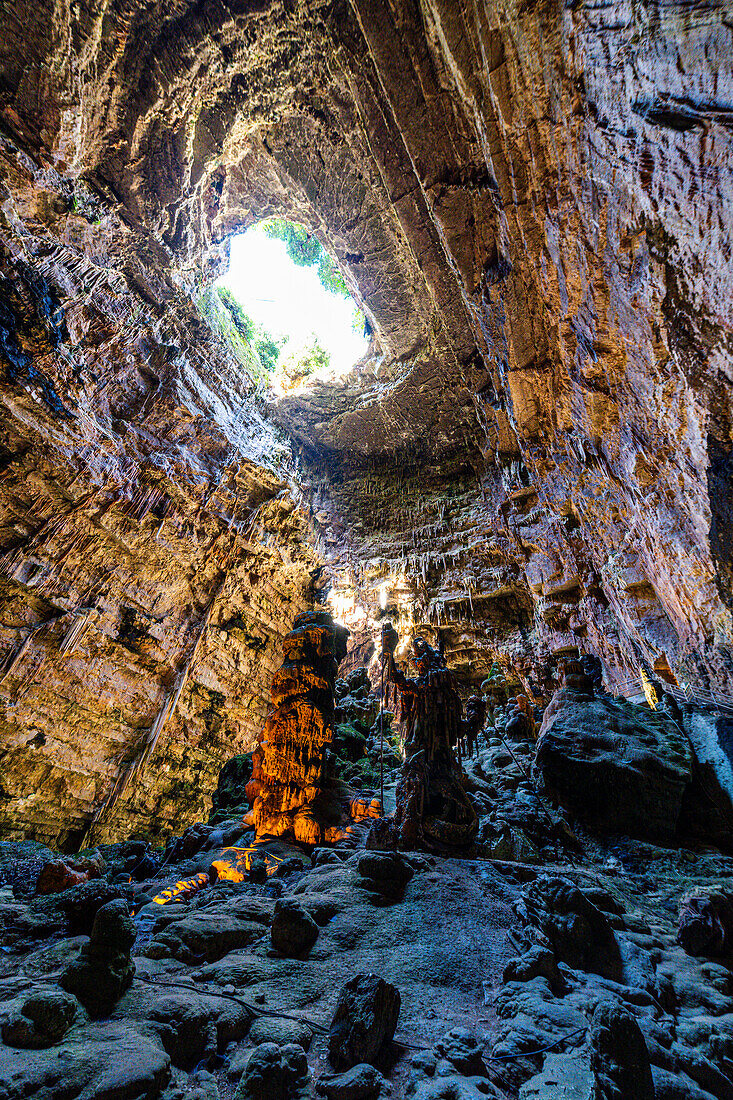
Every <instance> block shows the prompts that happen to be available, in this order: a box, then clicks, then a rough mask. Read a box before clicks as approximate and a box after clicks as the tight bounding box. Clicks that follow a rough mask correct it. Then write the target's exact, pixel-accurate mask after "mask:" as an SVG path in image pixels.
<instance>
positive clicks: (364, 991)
mask: <svg viewBox="0 0 733 1100" xmlns="http://www.w3.org/2000/svg"><path fill="white" fill-rule="evenodd" d="M401 1003H402V998H401V997H400V993H399V990H397V989H395V987H394V986H393V985H390V983H389V982H386V981H385V980H384V978H378V977H377V976H376V975H375V974H357V975H356V976H355V977H353V978H352V979H351V981H350V982H347V983H346V985H345V986H344V988H343V989H342V990H341V993H340V995H339V999H338V1004H337V1006H336V1012H335V1014H334V1017H333V1021H332V1023H331V1028H330V1033H329V1038H328V1055H329V1058H330V1060H331V1064H332V1065H333V1067H334V1068H335V1069H338V1070H342V1069H351V1067H352V1066H355V1065H357V1064H358V1063H359V1062H369V1063H370V1064H372V1065H373V1064H374V1062H375V1060H376V1058H377V1057H378V1055H379V1052H380V1050H381V1049H382V1046H383V1045H384V1044H385V1043H389V1042H391V1041H392V1037H393V1036H394V1033H395V1029H396V1027H397V1020H398V1018H399V1014H400V1006H401Z"/></svg>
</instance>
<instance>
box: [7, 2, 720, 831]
mask: <svg viewBox="0 0 733 1100" xmlns="http://www.w3.org/2000/svg"><path fill="white" fill-rule="evenodd" d="M6 22H7V26H6V27H5V30H4V34H3V39H2V43H0V67H2V71H3V84H2V91H1V98H0V114H1V117H2V131H3V137H2V151H1V153H0V158H1V168H0V170H1V172H2V180H3V184H2V187H3V191H2V222H1V225H0V232H1V233H2V240H3V252H2V259H1V261H0V277H2V280H3V282H2V288H3V304H2V317H1V318H0V343H1V344H2V367H3V380H2V384H1V394H2V401H3V406H4V412H5V417H4V431H3V438H2V441H1V442H2V451H1V452H0V455H1V462H2V466H3V470H2V483H1V493H2V498H1V499H2V508H3V515H2V528H0V532H1V534H0V538H1V539H2V543H1V545H0V549H1V550H2V555H1V557H0V567H1V568H2V598H3V604H4V611H3V617H2V624H3V625H2V642H3V650H4V653H5V662H6V663H5V666H4V668H3V671H2V672H0V677H1V678H2V683H0V691H1V692H2V695H3V700H2V701H3V704H4V717H3V719H2V722H3V726H2V732H3V734H4V737H3V740H4V741H5V742H6V744H7V745H8V748H6V749H5V750H4V757H3V761H2V765H3V797H2V799H0V805H1V806H2V808H3V809H2V812H3V814H4V815H7V816H6V818H5V820H6V824H5V825H4V829H5V830H6V831H8V830H9V829H11V828H12V829H15V830H17V831H18V832H20V831H29V832H30V833H32V834H33V835H35V836H38V837H39V838H41V839H53V840H54V841H59V842H62V843H63V844H64V845H66V846H68V847H73V846H74V844H75V843H76V842H78V840H79V839H80V835H81V834H83V833H84V832H85V831H86V829H87V827H88V826H89V824H90V821H91V819H92V816H93V814H94V812H95V811H96V810H98V809H99V808H100V807H103V806H104V804H105V801H106V800H107V799H108V796H109V795H110V794H112V795H113V797H112V798H111V800H109V801H108V802H107V805H106V808H105V809H104V812H103V813H102V815H101V816H100V818H99V820H98V821H97V822H96V825H95V832H94V834H93V835H94V836H97V837H99V838H102V839H104V838H109V837H111V836H117V835H123V833H129V832H130V831H132V830H135V829H139V830H140V831H153V832H155V831H157V832H170V831H172V829H173V825H174V823H175V824H180V823H182V824H188V823H190V821H192V820H194V819H195V818H196V817H197V816H198V817H201V816H203V811H204V810H205V809H206V808H207V805H206V803H207V796H208V794H209V793H210V791H211V789H212V788H213V786H214V783H215V778H216V774H217V772H218V765H219V763H220V761H221V757H222V756H223V755H228V754H229V753H230V752H231V751H232V749H234V750H235V751H236V750H240V751H241V750H245V749H247V748H250V747H251V746H252V743H253V740H254V736H255V734H256V733H257V731H258V729H259V728H261V725H262V720H263V718H264V716H265V711H266V698H267V696H266V689H267V686H268V683H269V680H270V676H271V674H272V672H273V671H274V668H275V662H274V653H275V652H276V646H277V643H278V641H279V639H280V637H281V636H282V634H283V633H284V624H287V623H289V622H290V621H292V617H293V615H294V614H295V613H297V612H299V611H301V610H303V609H304V608H305V606H306V604H307V600H306V596H307V592H308V587H309V584H310V581H311V579H312V571H313V569H314V568H315V567H316V565H317V561H316V556H315V554H314V551H313V549H312V543H313V541H315V539H316V538H317V539H318V544H319V546H321V547H322V548H323V549H324V550H325V551H326V552H327V553H328V554H330V555H331V557H330V565H331V568H332V569H333V571H334V572H335V573H337V576H338V581H339V585H341V586H342V590H343V591H346V592H349V593H351V594H352V595H355V596H357V597H358V598H359V599H360V600H362V601H363V602H364V604H365V606H366V607H367V608H368V609H369V610H370V611H371V612H373V613H376V612H377V605H378V598H377V597H378V594H379V590H380V589H381V588H383V587H384V585H385V584H386V586H387V589H388V593H387V594H388V598H389V599H390V600H392V601H394V603H395V605H396V610H397V611H398V612H399V616H396V619H397V620H398V621H399V622H400V625H401V628H402V627H404V631H405V632H406V633H409V632H412V631H414V630H416V629H418V628H419V629H420V630H421V631H423V632H429V631H431V630H432V631H433V632H440V633H441V634H442V635H443V637H444V641H445V645H446V653H447V654H448V657H449V661H450V663H451V665H452V666H453V667H457V668H462V669H467V668H468V666H469V665H472V666H473V669H474V673H475V674H476V675H481V674H482V673H483V672H484V671H486V668H487V667H488V666H489V664H490V663H491V661H492V660H493V659H494V658H495V657H497V656H500V657H501V658H502V659H503V660H504V661H505V662H507V663H513V664H515V665H516V666H517V667H518V668H521V665H522V662H523V660H524V659H525V657H526V655H527V653H528V652H529V651H530V650H531V649H532V648H533V647H539V648H540V649H541V650H543V651H544V652H547V653H561V652H563V651H565V652H567V651H568V650H572V649H576V648H577V649H580V650H581V651H595V652H597V653H598V654H599V655H600V656H601V657H602V658H603V660H604V662H605V664H606V666H607V670H608V676H609V678H610V679H612V680H614V681H615V680H618V679H620V678H623V677H625V676H627V675H629V674H631V673H635V672H636V670H637V667H638V661H639V657H640V656H643V657H644V659H645V660H647V661H648V662H649V664H650V665H653V664H654V663H655V661H657V660H659V659H661V658H664V660H665V661H666V662H667V663H668V664H669V666H670V667H671V669H672V670H673V671H674V672H675V674H676V675H677V676H678V677H679V678H680V679H682V680H684V681H689V682H691V683H692V684H693V685H694V686H702V687H706V686H709V685H716V686H718V687H721V688H724V689H726V688H727V690H731V684H732V683H733V672H732V669H733V659H732V657H731V648H730V631H731V620H730V616H731V602H732V600H733V595H732V593H731V576H732V570H731V551H730V538H729V534H730V517H731V491H730V470H731V462H732V459H731V454H732V453H733V442H732V439H731V409H730V392H731V379H732V377H733V372H732V371H731V354H730V351H731V347H730V345H731V307H730V302H731V300H733V296H732V295H731V284H732V276H731V261H730V228H731V210H730V203H731V195H732V194H733V187H732V186H731V159H730V142H731V132H730V125H729V124H730V102H731V98H732V97H733V88H732V87H731V75H730V66H729V64H728V59H729V57H730V53H731V46H732V36H733V30H731V27H730V25H729V21H728V19H727V16H726V12H725V7H724V5H722V4H720V3H718V2H717V0H711V3H709V4H707V5H705V6H704V7H699V6H698V7H695V8H694V9H689V8H688V7H687V6H683V5H676V4H675V5H667V6H663V7H660V6H659V5H655V4H647V3H641V4H636V5H631V6H628V5H624V4H621V3H611V4H609V5H606V6H603V5H601V6H599V5H597V4H582V5H566V6H558V5H557V4H550V3H549V2H541V3H538V4H532V5H523V6H522V5H519V6H517V5H513V4H510V3H508V2H507V0H491V2H490V3H488V4H478V3H476V2H475V0H469V2H468V3H467V4H464V5H463V6H459V5H457V4H455V3H451V2H446V3H443V2H441V0H426V2H425V3H424V4H423V5H422V6H421V7H416V6H414V5H410V4H409V3H408V0H396V2H395V3H392V4H388V3H387V2H386V0H351V3H347V2H346V0H337V2H336V3H335V4H329V5H328V6H326V5H325V4H324V3H322V2H321V0H310V2H307V3H306V2H303V3H299V4H296V5H295V6H293V5H285V4H283V3H281V2H280V0H272V2H271V3H268V4H266V5H260V6H257V7H255V8H243V7H242V6H241V5H237V4H234V3H227V2H224V3H220V4H212V3H205V4H204V5H203V6H202V5H200V4H196V5H194V4H193V3H190V2H188V0H177V2H176V3H175V4H173V5H167V6H165V5H156V4H149V5H133V6H132V7H130V6H129V5H125V4H124V3H123V2H122V0H111V3H110V4H108V5H106V6H105V7H104V10H102V9H99V8H97V7H95V6H94V5H92V6H89V5H86V6H82V7H78V8H65V7H63V6H57V5H54V4H46V5H40V6H39V5H36V6H31V5H26V6H23V5H21V7H20V8H18V10H17V12H16V13H15V14H14V15H13V16H12V17H10V18H9V19H8V20H7V21H6ZM272 213H276V214H285V215H290V216H293V217H296V218H298V219H299V220H300V221H302V222H304V223H305V224H307V225H308V226H309V227H311V228H312V229H313V230H314V231H315V232H316V233H317V234H318V236H319V237H321V238H322V239H323V240H324V242H326V243H327V244H328V245H329V247H330V248H331V249H332V251H333V253H334V255H335V256H336V258H337V260H338V262H339V264H340V265H341V267H342V269H343V271H344V274H345V278H346V280H347V282H348V285H349V286H350V287H351V288H352V289H353V291H354V294H355V296H356V297H357V299H358V301H359V302H360V303H361V304H363V306H364V309H365V311H366V314H367V317H368V320H369V324H370V328H371V330H372V332H373V340H372V345H371V348H370V351H369V353H368V355H367V356H366V357H365V359H364V361H363V362H362V363H361V364H359V365H358V366H357V368H356V369H355V370H354V372H353V373H352V375H350V376H349V378H348V379H347V381H346V383H341V384H334V385H331V386H326V385H321V386H319V387H317V388H316V389H315V390H313V391H312V392H310V393H301V394H296V395H293V396H291V397H289V398H287V399H286V400H284V401H282V402H280V403H279V405H278V406H277V408H275V409H274V415H275V417H276V418H277V419H278V421H279V422H280V424H281V425H282V426H283V427H284V429H285V431H286V432H287V433H288V434H289V435H290V437H291V438H292V439H293V440H294V441H295V449H296V452H297V453H296V454H295V456H294V458H293V459H292V460H291V458H290V456H289V454H288V453H287V448H286V447H285V446H284V443H283V440H282V439H281V437H280V435H279V434H278V433H277V432H276V431H275V430H274V429H273V428H272V425H271V423H269V422H268V421H267V420H266V419H265V418H264V417H263V415H262V413H261V412H260V411H259V409H258V408H257V407H256V405H255V403H254V401H252V400H250V395H251V393H252V389H253V386H252V385H251V382H250V380H248V379H246V378H243V377H242V368H241V366H238V365H237V364H236V363H235V362H234V361H233V360H232V358H231V357H230V356H229V357H228V356H227V355H226V353H225V352H224V351H223V350H222V348H221V347H219V346H217V342H216V340H215V338H214V337H213V336H212V334H211V332H210V331H209V330H208V329H207V328H206V326H205V325H204V324H203V322H202V321H201V320H200V318H199V317H198V315H197V313H196V311H195V309H194V307H193V304H192V301H193V297H194V296H195V295H196V294H197V292H198V290H199V288H200V285H201V280H202V277H203V278H206V277H208V276H209V275H210V274H212V273H213V272H214V271H215V270H217V269H218V266H217V265H218V263H219V260H220V258H221V256H222V255H223V254H224V253H225V251H226V241H227V238H228V236H229V234H230V233H231V232H233V231H235V230H237V229H240V228H243V227H246V226H248V225H250V224H252V222H253V221H255V220H256V219H257V218H258V217H261V216H265V215H268V214H272ZM314 531H315V535H314ZM362 642H363V639H355V644H359V645H361V644H362ZM243 682H244V683H246V684H247V690H246V692H244V693H243V692H241V691H240V690H239V685H240V684H241V683H243ZM179 689H180V694H179ZM174 702H175V706H173V707H172V713H171V714H170V715H169V714H168V708H169V706H171V704H173V703H174ZM161 716H162V717H163V718H164V719H165V721H162V722H161ZM151 740H154V742H155V743H154V744H151ZM225 750H226V752H225ZM136 762H139V763H138V764H136ZM131 774H132V777H133V778H134V779H135V782H134V783H133V784H130V783H127V784H125V782H124V780H125V777H130V775H131ZM118 781H119V782H118ZM51 808H53V812H52V810H51ZM182 819H183V820H182ZM10 823H12V824H10Z"/></svg>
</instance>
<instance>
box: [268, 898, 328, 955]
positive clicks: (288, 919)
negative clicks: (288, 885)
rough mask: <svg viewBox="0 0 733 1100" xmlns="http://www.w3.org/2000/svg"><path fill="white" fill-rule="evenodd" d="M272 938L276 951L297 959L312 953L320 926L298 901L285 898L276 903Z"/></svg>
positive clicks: (271, 930)
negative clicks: (309, 952) (308, 952)
mask: <svg viewBox="0 0 733 1100" xmlns="http://www.w3.org/2000/svg"><path fill="white" fill-rule="evenodd" d="M270 938H271V940H272V946H273V947H274V948H275V950H276V951H279V952H280V954H281V955H287V956H288V958H291V959H295V958H298V957H299V956H300V955H304V954H305V953H306V952H307V951H310V949H311V947H312V946H313V944H314V943H315V942H316V940H317V939H318V925H317V924H316V922H315V921H314V920H313V917H311V916H310V914H308V913H306V911H305V909H304V908H303V906H302V905H300V904H299V903H298V902H297V901H295V900H294V899H293V898H283V899H282V900H280V901H277V902H276V903H275V915H274V917H273V920H272V928H271V929H270Z"/></svg>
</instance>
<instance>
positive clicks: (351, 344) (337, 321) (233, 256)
mask: <svg viewBox="0 0 733 1100" xmlns="http://www.w3.org/2000/svg"><path fill="white" fill-rule="evenodd" d="M217 282H218V285H219V286H225V287H228V288H229V290H231V292H232V293H233V294H234V295H235V297H236V298H238V299H239V301H240V302H241V303H242V305H243V306H244V309H245V312H246V313H248V314H249V316H250V317H251V318H252V320H253V321H256V322H257V324H259V325H262V327H263V328H265V329H266V330H267V331H268V332H269V333H270V334H271V335H272V336H274V337H275V339H279V338H280V337H283V336H285V337H287V339H288V343H287V344H286V346H285V347H284V348H283V351H282V352H281V356H280V358H281V360H282V359H283V358H284V357H285V356H287V355H289V354H290V353H291V352H293V351H295V350H297V349H299V348H301V347H302V346H303V345H305V344H307V343H308V342H309V341H310V339H311V337H312V336H313V334H314V333H315V335H316V336H317V337H318V340H319V342H320V344H321V346H322V347H324V348H325V349H326V351H328V353H329V355H330V357H331V367H332V370H333V373H334V374H335V375H336V376H339V375H343V374H345V373H346V371H347V370H349V368H350V367H352V366H353V365H354V363H355V362H356V361H357V359H360V358H361V356H362V355H363V354H364V352H365V351H366V348H367V341H366V340H365V338H364V336H363V335H362V329H363V325H362V323H358V324H357V330H356V331H354V328H353V319H354V315H355V313H356V310H357V307H356V305H355V304H354V302H353V301H352V300H351V298H342V297H341V296H340V295H338V294H332V293H331V292H330V291H328V290H326V288H325V287H323V286H322V285H321V283H320V282H319V279H318V275H317V273H316V268H315V267H298V266H297V265H296V264H294V263H293V261H292V260H291V259H290V257H289V256H288V254H287V252H286V250H285V244H284V242H283V241H279V240H274V239H273V238H271V237H267V236H266V235H265V233H264V232H263V230H262V229H261V228H260V227H259V226H253V228H252V229H249V230H248V231H247V232H246V233H239V234H238V235H237V236H235V237H232V240H231V250H230V261H229V270H228V271H227V273H226V274H225V275H222V276H221V278H220V279H218V280H217Z"/></svg>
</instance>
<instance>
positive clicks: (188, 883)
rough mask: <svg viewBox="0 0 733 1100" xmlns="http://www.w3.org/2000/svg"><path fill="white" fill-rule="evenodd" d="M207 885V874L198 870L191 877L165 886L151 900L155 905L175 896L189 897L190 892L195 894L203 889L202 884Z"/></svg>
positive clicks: (163, 903)
mask: <svg viewBox="0 0 733 1100" xmlns="http://www.w3.org/2000/svg"><path fill="white" fill-rule="evenodd" d="M208 885H209V876H208V875H207V874H206V872H205V871H199V873H198V874H197V875H194V876H193V878H187V879H181V881H180V882H176V883H175V885H174V886H167V887H166V888H165V890H162V891H161V892H160V893H159V894H158V895H157V896H156V897H154V898H153V901H154V902H155V903H156V905H166V904H167V902H169V901H174V900H175V899H176V898H180V899H183V898H190V897H191V895H192V894H197V893H198V892H199V890H203V888H204V886H208Z"/></svg>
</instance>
